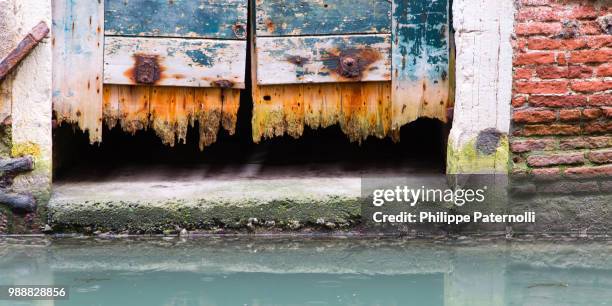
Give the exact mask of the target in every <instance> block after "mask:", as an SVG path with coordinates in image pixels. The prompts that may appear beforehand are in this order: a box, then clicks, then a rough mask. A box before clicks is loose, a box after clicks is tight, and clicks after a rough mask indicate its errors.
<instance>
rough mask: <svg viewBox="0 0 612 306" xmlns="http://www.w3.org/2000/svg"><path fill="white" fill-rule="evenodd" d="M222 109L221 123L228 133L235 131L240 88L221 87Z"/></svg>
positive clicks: (231, 133)
mask: <svg viewBox="0 0 612 306" xmlns="http://www.w3.org/2000/svg"><path fill="white" fill-rule="evenodd" d="M222 94H223V109H222V117H221V124H222V126H223V128H224V129H225V130H226V131H228V133H229V134H230V135H234V134H235V133H236V123H237V121H238V108H239V107H240V90H238V89H223V91H222Z"/></svg>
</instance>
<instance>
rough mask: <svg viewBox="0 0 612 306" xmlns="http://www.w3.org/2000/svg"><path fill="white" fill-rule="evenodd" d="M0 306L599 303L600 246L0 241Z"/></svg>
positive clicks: (606, 275) (603, 295)
mask: <svg viewBox="0 0 612 306" xmlns="http://www.w3.org/2000/svg"><path fill="white" fill-rule="evenodd" d="M14 284H20V285H27V284H33V285H34V284H37V285H41V284H47V285H51V284H55V285H65V286H69V287H70V299H69V300H68V301H56V302H55V303H54V302H49V301H38V302H36V303H16V302H15V301H0V305H79V306H83V305H113V306H115V305H211V306H216V305H452V306H455V305H470V306H475V305H610V304H612V243H610V242H601V241H600V242H581V243H577V242H562V241H555V242H545V243H543V242H539V243H530V242H514V243H508V242H495V241H488V242H483V241H480V242H466V241H463V242H453V243H449V242H423V241H401V240H392V239H386V240H346V239H334V240H321V239H313V240H308V239H307V240H303V239H301V240H298V241H296V240H286V239H274V240H273V239H258V240H253V239H211V238H207V239H193V240H181V239H178V238H176V239H166V240H158V239H130V240H97V239H58V240H53V241H48V240H33V239H30V240H28V241H27V244H24V243H23V241H17V240H10V239H4V240H3V241H2V242H0V285H14Z"/></svg>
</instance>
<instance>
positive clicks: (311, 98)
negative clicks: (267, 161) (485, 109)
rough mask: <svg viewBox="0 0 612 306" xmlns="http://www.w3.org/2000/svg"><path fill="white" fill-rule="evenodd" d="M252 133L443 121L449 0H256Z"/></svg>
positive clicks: (381, 132)
mask: <svg viewBox="0 0 612 306" xmlns="http://www.w3.org/2000/svg"><path fill="white" fill-rule="evenodd" d="M255 3H256V8H255V9H256V17H255V26H254V28H255V29H256V30H255V36H256V38H255V47H254V48H253V50H254V54H253V59H254V60H253V62H254V65H253V67H252V69H253V71H254V78H253V79H254V86H253V87H254V90H253V100H254V113H253V139H254V141H255V142H259V141H260V140H261V139H262V138H269V137H274V136H280V135H283V134H285V133H287V134H288V135H291V136H293V137H296V138H297V137H299V136H301V135H302V132H303V130H304V127H305V126H308V127H311V128H319V127H327V126H330V125H334V124H339V125H340V127H341V129H342V131H343V132H344V133H346V134H347V135H348V137H349V138H350V139H351V141H357V142H361V141H363V140H365V139H366V138H367V137H368V136H376V137H379V138H383V137H387V136H391V137H393V138H394V139H396V140H397V139H398V136H399V128H400V127H401V126H402V125H404V124H407V123H409V122H411V121H414V120H416V119H417V118H419V117H432V118H438V119H440V120H443V121H446V109H447V108H448V107H449V106H450V104H451V103H452V102H451V101H450V100H449V90H450V88H449V81H448V80H449V75H450V73H449V49H450V48H449V19H448V15H449V14H448V9H449V8H448V0H393V1H388V0H353V1H345V0H323V1H321V0H257V1H256V2H255Z"/></svg>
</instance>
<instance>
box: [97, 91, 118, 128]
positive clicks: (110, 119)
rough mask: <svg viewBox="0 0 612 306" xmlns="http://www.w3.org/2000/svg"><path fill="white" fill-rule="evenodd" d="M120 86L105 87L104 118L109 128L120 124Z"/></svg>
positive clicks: (103, 98)
mask: <svg viewBox="0 0 612 306" xmlns="http://www.w3.org/2000/svg"><path fill="white" fill-rule="evenodd" d="M120 87H121V86H120V85H104V87H103V93H102V116H103V117H104V122H105V123H106V125H107V126H108V128H113V127H115V126H116V125H117V122H119V117H120V113H119V99H120V93H119V92H120Z"/></svg>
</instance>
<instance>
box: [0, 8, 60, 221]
mask: <svg viewBox="0 0 612 306" xmlns="http://www.w3.org/2000/svg"><path fill="white" fill-rule="evenodd" d="M0 11H1V13H0V32H1V34H0V39H2V48H1V49H0V51H1V52H2V53H1V55H2V57H4V55H6V53H8V52H10V51H11V50H12V49H13V48H14V47H15V46H16V44H17V42H18V41H20V40H21V39H22V38H23V37H25V35H27V34H28V33H29V32H30V31H31V30H32V28H33V27H34V26H35V25H37V24H38V23H39V22H41V21H45V22H46V23H47V25H51V1H48V0H38V1H20V0H0ZM51 67H52V53H51V39H50V38H49V37H48V38H45V39H44V40H43V41H42V42H41V43H40V44H39V45H38V46H37V47H36V48H35V49H34V50H33V51H32V52H31V53H30V55H28V56H27V57H26V58H25V60H23V62H22V63H20V64H19V65H18V66H17V68H16V69H15V70H14V71H13V72H12V73H11V75H10V76H9V77H8V78H7V79H6V80H5V81H4V82H3V83H2V95H1V96H0V98H1V99H2V100H1V101H0V105H1V106H2V107H1V108H0V115H2V118H0V119H5V118H10V120H7V121H6V122H8V124H9V125H10V126H11V132H10V135H9V137H10V138H11V140H12V144H11V148H10V155H11V156H12V157H20V156H26V155H29V156H32V157H33V158H34V160H35V170H34V171H32V172H30V173H27V174H24V175H19V176H17V177H16V178H15V179H14V181H13V185H12V187H11V190H10V192H15V193H19V194H27V195H33V196H34V197H35V198H36V201H37V203H38V204H39V205H38V207H39V208H38V211H37V212H35V213H30V214H26V215H17V216H16V217H15V218H12V219H13V223H15V224H17V223H19V226H18V227H19V228H18V230H19V231H22V232H36V231H39V230H40V229H41V228H42V227H43V225H44V223H43V222H44V220H43V219H41V218H40V217H41V216H45V215H46V213H45V206H46V203H47V200H48V198H49V193H50V183H51V164H52V160H51V153H52V137H51V111H52V103H51V95H52V92H51V82H52V76H51V75H52V74H51ZM8 114H10V117H7V115H8Z"/></svg>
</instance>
